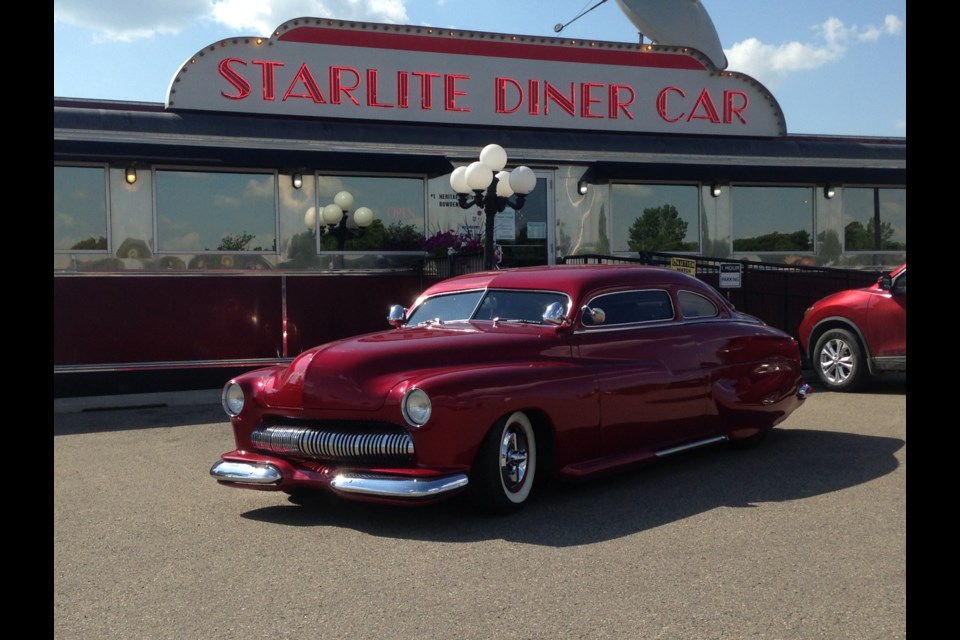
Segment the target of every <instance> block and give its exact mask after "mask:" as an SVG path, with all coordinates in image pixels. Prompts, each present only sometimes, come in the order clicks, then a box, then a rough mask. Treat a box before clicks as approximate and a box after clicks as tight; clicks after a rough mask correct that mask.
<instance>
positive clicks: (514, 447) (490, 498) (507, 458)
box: [470, 411, 537, 514]
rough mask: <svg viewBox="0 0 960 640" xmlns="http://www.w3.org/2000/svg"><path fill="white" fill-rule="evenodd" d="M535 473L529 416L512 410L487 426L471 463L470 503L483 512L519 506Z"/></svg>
mask: <svg viewBox="0 0 960 640" xmlns="http://www.w3.org/2000/svg"><path fill="white" fill-rule="evenodd" d="M536 472H537V439H536V436H535V435H534V431H533V425H532V424H531V422H530V418H528V417H527V415H526V414H525V413H523V412H522V411H515V412H514V413H511V414H510V415H509V416H507V417H505V418H503V419H501V420H499V421H497V423H496V424H495V425H494V426H493V428H492V429H490V432H489V433H488V434H487V436H486V438H485V439H484V441H483V444H482V445H480V450H479V451H478V452H477V458H476V460H475V461H474V463H473V474H472V478H471V480H470V487H471V491H472V495H473V500H474V504H475V505H476V506H477V507H478V508H480V509H481V510H482V511H485V512H487V513H495V514H503V513H510V512H512V511H516V510H517V509H519V508H520V507H521V506H522V505H523V504H524V503H525V502H526V501H527V498H529V497H530V491H531V490H532V489H533V482H534V477H535V476H536Z"/></svg>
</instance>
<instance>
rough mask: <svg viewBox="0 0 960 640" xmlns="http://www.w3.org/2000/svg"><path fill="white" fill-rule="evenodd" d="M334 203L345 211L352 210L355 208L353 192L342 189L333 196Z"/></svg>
mask: <svg viewBox="0 0 960 640" xmlns="http://www.w3.org/2000/svg"><path fill="white" fill-rule="evenodd" d="M333 203H334V204H335V205H337V206H338V207H340V208H341V209H343V210H344V211H350V210H351V209H353V194H352V193H350V192H349V191H341V192H340V193H338V194H337V195H335V196H333Z"/></svg>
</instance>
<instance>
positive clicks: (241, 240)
mask: <svg viewBox="0 0 960 640" xmlns="http://www.w3.org/2000/svg"><path fill="white" fill-rule="evenodd" d="M253 238H254V236H253V234H252V233H247V232H246V231H244V232H243V233H228V234H227V235H225V236H223V238H222V239H221V240H220V244H219V245H218V246H217V251H246V250H247V245H248V244H250V241H251V240H253Z"/></svg>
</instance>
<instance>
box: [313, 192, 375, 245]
mask: <svg viewBox="0 0 960 640" xmlns="http://www.w3.org/2000/svg"><path fill="white" fill-rule="evenodd" d="M352 208H353V194H352V193H350V192H349V191H341V192H340V193H338V194H337V195H335V196H334V197H333V202H332V203H331V204H328V205H327V206H325V207H323V208H322V209H320V220H319V222H321V223H322V224H323V225H324V226H322V227H320V229H319V231H320V235H324V236H325V235H329V234H333V235H334V236H335V237H336V238H337V251H343V250H344V248H345V247H346V244H347V238H349V237H350V236H351V235H360V234H361V233H362V232H363V230H364V229H366V228H367V227H369V226H370V225H371V224H372V223H373V211H371V210H370V208H369V207H360V208H359V209H357V210H356V211H354V212H353V215H352V216H351V215H350V210H351V209H352ZM317 222H318V221H317V211H316V209H315V208H314V207H310V208H309V209H307V213H306V214H305V215H304V216H303V223H304V224H305V225H306V227H307V229H309V230H310V235H315V234H316V233H317Z"/></svg>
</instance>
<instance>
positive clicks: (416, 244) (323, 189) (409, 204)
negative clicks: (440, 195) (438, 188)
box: [317, 175, 425, 252]
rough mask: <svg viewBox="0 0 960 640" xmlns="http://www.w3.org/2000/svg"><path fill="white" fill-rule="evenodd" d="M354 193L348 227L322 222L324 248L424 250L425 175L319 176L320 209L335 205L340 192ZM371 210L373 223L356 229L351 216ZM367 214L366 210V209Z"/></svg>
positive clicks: (347, 219)
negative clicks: (360, 210)
mask: <svg viewBox="0 0 960 640" xmlns="http://www.w3.org/2000/svg"><path fill="white" fill-rule="evenodd" d="M342 191H346V192H348V193H349V194H350V195H351V196H353V205H352V210H351V211H348V212H347V218H346V222H345V225H344V226H346V228H345V229H342V230H341V229H340V228H339V227H333V228H330V227H327V229H325V230H324V229H323V228H322V227H323V225H322V223H321V235H320V250H321V251H323V252H328V251H420V250H421V247H420V244H421V239H422V238H423V229H424V211H425V195H424V194H425V183H424V179H423V178H422V177H394V176H391V177H370V176H329V175H321V176H318V177H317V211H320V212H322V211H323V209H324V207H326V206H327V205H330V204H333V203H334V200H335V198H336V196H337V194H338V193H340V192H342ZM364 207H365V208H366V209H369V213H368V214H367V215H368V216H371V217H372V219H371V220H370V224H369V225H368V226H366V227H360V228H354V225H353V223H352V222H351V221H350V219H351V218H352V217H353V216H354V215H355V213H356V212H357V210H358V209H360V208H364ZM365 213H366V212H365Z"/></svg>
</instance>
